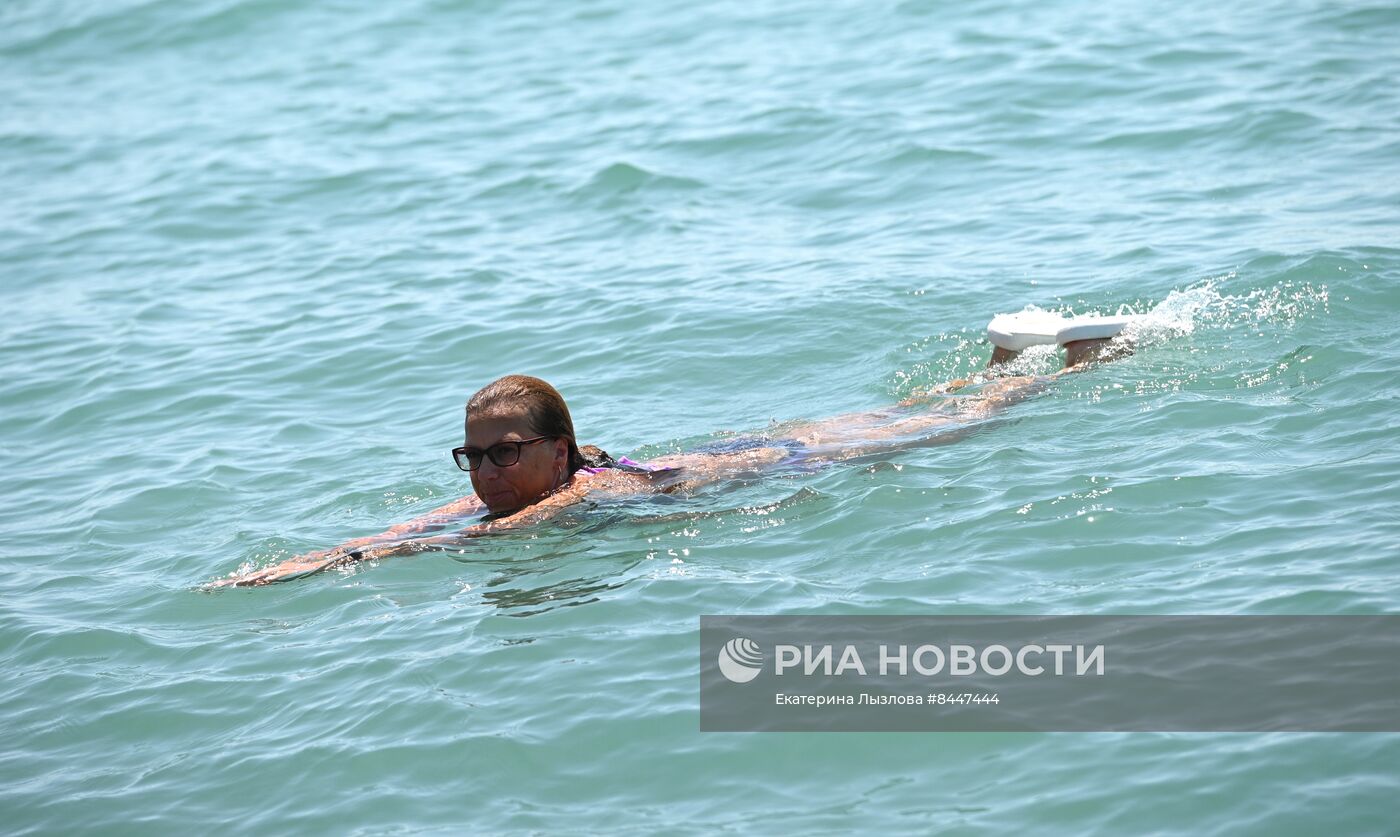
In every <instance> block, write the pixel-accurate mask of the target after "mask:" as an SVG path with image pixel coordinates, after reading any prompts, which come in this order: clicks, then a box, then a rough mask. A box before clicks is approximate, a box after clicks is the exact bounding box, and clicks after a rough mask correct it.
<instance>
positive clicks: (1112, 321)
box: [1055, 314, 1141, 346]
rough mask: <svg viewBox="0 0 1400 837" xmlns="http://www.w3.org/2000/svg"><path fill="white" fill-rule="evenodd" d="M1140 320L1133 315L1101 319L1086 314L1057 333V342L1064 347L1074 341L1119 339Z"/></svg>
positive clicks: (1069, 322) (1068, 323) (1071, 321)
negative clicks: (1126, 329) (1125, 330)
mask: <svg viewBox="0 0 1400 837" xmlns="http://www.w3.org/2000/svg"><path fill="white" fill-rule="evenodd" d="M1139 319H1141V317H1138V316H1136V315H1133V314H1125V315H1122V316H1118V317H1099V316H1095V315H1092V314H1086V315H1084V316H1082V317H1075V318H1074V319H1072V320H1070V321H1068V322H1067V323H1066V324H1065V326H1064V327H1063V328H1061V329H1060V330H1059V331H1057V332H1055V342H1056V343H1058V344H1059V345H1061V346H1063V345H1064V344H1066V343H1069V342H1070V341H1072V340H1100V339H1103V338H1105V337H1117V336H1118V335H1119V334H1121V333H1122V332H1123V329H1125V328H1127V327H1128V326H1130V325H1132V324H1133V323H1134V322H1136V321H1137V320H1139Z"/></svg>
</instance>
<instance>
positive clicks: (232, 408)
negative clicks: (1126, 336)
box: [0, 0, 1400, 834]
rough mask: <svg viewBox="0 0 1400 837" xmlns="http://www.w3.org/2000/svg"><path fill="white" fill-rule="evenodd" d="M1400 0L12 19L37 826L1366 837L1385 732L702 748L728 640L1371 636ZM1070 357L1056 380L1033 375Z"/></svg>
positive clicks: (1398, 304) (22, 506)
mask: <svg viewBox="0 0 1400 837" xmlns="http://www.w3.org/2000/svg"><path fill="white" fill-rule="evenodd" d="M1398 42H1400V11H1397V9H1396V8H1395V7H1394V6H1393V5H1386V4H1367V3H1365V2H1356V3H1328V2H1320V0H1302V2H1286V3H1285V2H1243V3H1218V2H1199V0H1186V2H1181V3H1174V4H1151V3H1141V2H1126V3H1115V4H1080V3H1068V2H1061V1H1060V0H1050V1H1049V2H1039V3H1031V2H1022V1H1020V0H1014V1H1013V0H1006V1H1005V2H1003V0H972V2H965V3H939V2H925V1H924V0H904V1H903V2H888V1H886V0H875V2H798V0H747V2H701V3H659V2H657V3H652V2H641V3H624V2H620V0H595V1H594V2H579V3H572V4H563V3H544V2H538V1H537V0H516V1H515V2H505V1H504V0H500V1H499V2H493V0H407V2H402V3H393V4H373V3H357V2H336V3H325V4H283V3H275V2H267V0H190V1H189V2H179V3H177V2H172V0H142V1H141V2H135V1H134V0H116V1H115V2H95V0H63V2H51V3H39V2H29V0H20V1H19V2H10V3H6V4H5V5H4V6H3V8H0V69H3V72H0V102H3V105H0V172H3V183H4V187H3V189H4V198H3V199H2V200H0V306H3V307H0V371H2V372H3V375H0V404H3V408H2V409H0V464H3V469H4V482H5V492H4V503H3V506H0V551H3V561H4V568H5V572H4V574H3V576H0V579H2V580H0V660H3V669H0V670H3V673H4V679H3V683H0V706H3V719H2V720H3V723H0V812H3V815H4V828H5V830H6V831H8V832H11V833H40V832H50V833H64V832H73V831H102V832H104V833H106V832H127V833H188V832H190V831H197V830H206V831H212V832H219V833H221V832H227V831H250V832H259V833H267V832H298V833H303V832H310V833H316V832H320V833H366V834H371V833H385V832H400V833H423V832H427V833H433V832H438V833H457V832H460V831H464V830H471V831H485V832H497V831H530V830H551V831H553V830H565V831H599V830H607V831H611V832H616V833H639V834H650V833H655V832H668V833H684V832H698V833H709V832H712V831H715V830H719V829H731V830H734V831H739V832H778V831H782V832H791V831H804V832H810V831H848V830H854V829H860V830H870V831H877V830H878V831H918V832H928V831H945V830H946V831H950V832H954V833H972V832H977V831H982V830H987V829H991V830H997V831H1004V832H1044V831H1063V832H1068V833H1084V832H1129V833H1142V832H1157V831H1168V832H1171V831H1179V832H1188V833H1192V834H1209V833H1231V834H1234V833H1240V832H1254V833H1269V834H1278V833H1296V834H1314V833H1319V832H1322V831H1323V830H1324V829H1325V830H1326V831H1327V832H1328V833H1364V832H1373V833H1380V832H1387V831H1390V830H1391V829H1393V827H1394V814H1395V807H1394V805H1395V798H1396V792H1397V790H1400V772H1397V768H1396V765H1397V764H1400V739H1397V737H1396V736H1394V735H1323V734H1304V733H1279V734H1194V735H1193V734H958V735H914V734H908V735H895V734H840V735H837V734H829V735H820V734H702V733H700V732H699V731H698V680H697V660H696V649H697V638H698V625H699V617H700V615H702V614H714V613H740V614H795V613H812V614H903V613H937V614H1039V613H1052V614H1100V613H1141V614H1176V613H1212V614H1333V613H1336V614H1346V613H1356V614H1370V613H1394V612H1396V610H1397V608H1400V581H1397V578H1400V576H1397V543H1400V453H1397V450H1396V445H1395V441H1396V428H1397V425H1400V398H1397V395H1400V386H1397V384H1396V369H1397V367H1398V366H1400V336H1397V332H1396V324H1397V321H1398V320H1397V315H1400V249H1397V246H1400V245H1397V231H1400V132H1398V131H1397V128H1398V127H1400V92H1398V91H1400V88H1397V85H1396V84H1395V79H1396V78H1397V77H1400V50H1397V48H1396V44H1397V43H1398ZM1027 305H1036V306H1038V307H1041V308H1045V309H1049V310H1056V311H1063V312H1074V313H1087V312H1100V313H1104V312H1106V313H1116V312H1118V311H1119V310H1125V311H1126V310H1133V311H1138V312H1150V313H1151V322H1152V328H1151V329H1149V331H1148V333H1146V334H1145V335H1144V339H1143V340H1142V341H1141V345H1140V346H1139V349H1138V351H1137V353H1136V354H1135V355H1133V356H1132V357H1130V358H1127V359H1124V360H1122V361H1119V362H1116V363H1113V364H1110V365H1105V366H1102V367H1099V368H1097V369H1094V370H1093V371H1091V372H1089V373H1087V374H1083V375H1078V376H1071V377H1070V378H1068V379H1065V380H1063V381H1061V382H1060V383H1058V384H1056V385H1055V386H1054V387H1052V388H1051V389H1050V390H1048V391H1047V392H1045V393H1044V394H1042V395H1040V396H1038V397H1036V398H1035V399H1033V400H1031V401H1027V402H1024V403H1021V404H1019V405H1016V406H1015V407H1013V408H1012V409H1010V410H1007V411H1005V412H1004V413H1002V414H1000V415H999V416H998V417H996V418H995V419H993V420H990V421H987V422H985V423H983V424H981V425H979V426H978V427H976V428H975V429H974V431H973V432H972V433H971V434H970V435H965V436H963V437H961V438H959V439H957V440H956V441H955V442H952V443H950V444H947V445H938V446H933V447H927V448H921V449H917V450H910V451H905V452H901V453H897V454H890V455H888V456H885V457H877V458H876V459H875V460H874V461H864V462H861V463H859V464H853V465H846V466H836V467H831V468H827V469H823V470H820V471H818V472H815V473H788V474H775V475H773V476H772V477H770V478H766V479H759V480H746V481H744V482H742V483H739V484H733V485H723V486H716V487H715V488H713V489H711V490H709V491H704V492H700V493H698V494H696V495H694V496H691V497H681V498H666V499H665V500H664V501H662V500H637V501H630V502H625V503H616V504H600V505H598V506H596V507H593V508H589V509H585V510H582V511H580V512H579V513H577V514H574V515H571V516H570V517H569V518H567V519H566V520H565V521H563V522H561V523H559V524H556V525H554V526H549V527H543V528H541V529H539V530H538V531H534V532H530V533H522V534H518V535H512V536H508V537H501V538H497V539H491V540H489V541H482V542H480V543H479V544H473V545H472V546H471V548H469V549H464V550H463V551H461V552H460V553H444V552H430V553H424V554H421V555H417V556H413V557H404V558H398V559H392V560H385V561H382V562H380V563H378V564H377V565H366V566H360V567H356V568H354V569H353V570H350V571H345V572H333V573H329V574H326V575H323V576H318V577H314V578H311V579H307V580H304V581H300V582H296V583H289V584H286V585H279V586H275V587H269V588H260V589H239V590H225V591H220V592H216V593H211V592H205V591H202V590H201V586H202V585H203V584H204V583H205V582H208V581H209V580H211V579H215V578H219V577H223V576H225V575H227V574H228V573H230V572H233V571H236V570H238V569H240V568H248V567H258V566H263V565H266V564H270V563H273V562H276V561H279V560H283V559H285V558H287V557H290V556H292V555H294V554H297V553H299V552H304V551H306V550H310V549H315V548H322V547H326V546H329V545H333V544H335V543H338V542H340V541H342V540H345V539H348V538H350V537H353V536H359V535H364V534H369V533H373V532H378V531H380V530H382V529H384V528H386V527H387V526H389V525H390V524H392V523H395V522H398V521H401V520H404V519H406V518H409V517H411V516H414V515H416V514H420V513H422V512H425V511H427V510H429V509H431V508H433V507H435V506H436V505H439V504H442V503H444V502H447V501H448V500H450V499H453V498H456V497H458V496H460V495H462V494H463V493H465V492H466V491H468V490H469V485H468V482H467V480H466V479H465V475H464V474H462V473H461V472H459V471H458V470H457V469H456V468H455V467H453V465H452V462H451V460H450V458H449V456H448V451H449V449H450V448H451V447H452V446H454V445H456V444H460V443H461V439H462V417H463V413H462V408H463V404H464V402H465V400H466V398H467V397H468V395H470V393H471V392H473V391H474V390H475V389H476V388H478V387H480V386H482V385H483V384H485V383H487V382H488V381H490V380H491V379H493V378H494V377H496V376H498V375H501V374H506V373H512V372H521V373H529V374H534V375H539V376H542V377H544V378H546V379H548V380H549V381H551V382H552V383H554V384H555V385H556V386H557V387H558V388H559V389H560V390H561V391H562V392H563V393H564V395H565V397H566V398H567V399H568V401H569V404H570V405H571V407H572V410H573V416H574V420H575V423H576V426H577V428H578V432H579V436H580V441H582V442H585V443H595V444H599V445H602V446H603V447H605V448H607V449H608V450H609V451H611V452H612V453H614V454H616V455H621V454H624V453H626V454H631V455H633V456H635V457H639V458H642V457H645V456H649V455H657V454H660V453H664V452H669V451H675V450H682V449H685V448H687V447H689V446H692V445H695V444H700V443H703V442H704V441H707V440H711V439H715V438H721V437H722V436H723V434H725V433H727V432H753V431H762V430H763V429H764V428H765V427H768V426H770V425H771V423H772V422H775V421H776V422H779V423H781V422H784V421H789V420H794V419H803V418H818V417H822V416H826V415H832V414H836V413H841V412H847V411H853V410H860V409H874V408H879V407H881V406H885V405H888V404H890V403H892V402H894V401H896V400H898V399H900V398H903V397H905V396H907V395H910V394H912V393H914V392H917V391H919V390H921V389H923V388H927V387H929V386H932V385H935V384H938V383H940V382H942V381H944V380H947V379H949V378H953V377H958V376H963V375H966V374H968V373H970V372H972V371H974V370H976V369H977V368H978V367H979V366H981V365H982V364H983V363H984V362H985V358H986V355H987V353H988V346H987V345H986V343H985V341H984V340H983V337H982V334H983V332H982V329H983V327H984V325H985V323H986V322H987V320H988V319H990V317H991V316H992V315H993V314H996V313H999V312H1007V311H1016V310H1021V309H1022V308H1024V307H1025V306H1027ZM1018 364H1019V365H1020V367H1021V369H1022V370H1023V371H1028V372H1049V371H1052V370H1053V369H1054V368H1055V366H1056V358H1055V356H1054V355H1053V353H1051V352H1048V351H1039V352H1032V353H1028V354H1027V355H1026V356H1024V357H1023V359H1022V360H1020V361H1018Z"/></svg>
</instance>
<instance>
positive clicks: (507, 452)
mask: <svg viewBox="0 0 1400 837" xmlns="http://www.w3.org/2000/svg"><path fill="white" fill-rule="evenodd" d="M486 455H487V456H489V457H491V461H492V462H494V463H496V466H497V467H499V468H509V467H510V466H511V465H514V464H515V463H517V462H519V461H520V443H519V442H502V443H501V444H499V445H492V446H491V447H489V448H487V449H486Z"/></svg>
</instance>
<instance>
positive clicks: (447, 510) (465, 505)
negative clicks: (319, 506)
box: [292, 494, 486, 561]
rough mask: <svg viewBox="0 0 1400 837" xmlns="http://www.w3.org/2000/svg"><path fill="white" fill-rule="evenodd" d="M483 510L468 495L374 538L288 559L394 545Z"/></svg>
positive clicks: (351, 541) (475, 498)
mask: <svg viewBox="0 0 1400 837" xmlns="http://www.w3.org/2000/svg"><path fill="white" fill-rule="evenodd" d="M485 509H486V506H485V504H484V503H482V502H481V500H480V499H478V498H477V496H476V495H475V494H468V495H467V496H465V497H462V498H461V499H459V500H453V501H452V502H451V503H448V504H447V505H445V506H441V507H439V508H436V509H433V510H432V511H430V512H428V513H427V514H425V515H422V516H421V517H415V518H413V519H412V520H406V521H404V522H403V523H400V524H398V525H396V526H391V527H389V528H388V529H386V530H384V531H383V532H380V533H379V534H377V535H369V536H367V537H363V538H355V539H353V540H348V541H346V542H345V543H343V544H341V545H340V546H337V547H334V548H332V549H320V550H316V551H315V552H308V553H306V554H304V555H298V556H297V557H296V558H293V559H292V560H293V561H298V560H300V561H314V560H319V559H322V558H326V557H329V556H332V555H335V554H337V553H344V552H351V551H353V550H357V549H362V548H364V547H367V546H373V545H375V544H384V543H397V542H398V541H402V540H404V539H405V538H409V537H412V536H414V535H421V534H423V533H425V532H432V531H434V530H437V529H441V528H443V527H445V526H451V525H452V524H453V523H456V522H458V521H459V520H461V519H462V518H464V517H469V516H471V515H474V514H479V513H480V512H482V511H485Z"/></svg>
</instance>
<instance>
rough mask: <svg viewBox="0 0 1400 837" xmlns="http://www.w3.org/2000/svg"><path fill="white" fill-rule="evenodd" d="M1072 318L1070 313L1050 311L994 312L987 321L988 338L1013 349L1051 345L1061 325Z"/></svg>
mask: <svg viewBox="0 0 1400 837" xmlns="http://www.w3.org/2000/svg"><path fill="white" fill-rule="evenodd" d="M1071 322H1072V320H1070V318H1069V317H1066V316H1063V315H1061V314H1056V313H1053V312H1051V311H1019V312H1017V313H1015V314H997V315H996V316H995V317H993V318H992V321H991V322H990V323H987V339H988V340H991V341H992V345H994V346H999V347H1001V348H1003V349H1006V350H1008V351H1012V352H1022V351H1025V350H1026V349H1029V348H1030V347H1031V346H1053V345H1055V337H1056V335H1058V334H1059V333H1060V329H1062V328H1064V327H1065V326H1067V325H1069V324H1070V323H1071Z"/></svg>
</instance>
